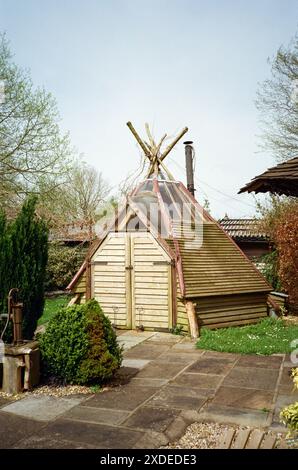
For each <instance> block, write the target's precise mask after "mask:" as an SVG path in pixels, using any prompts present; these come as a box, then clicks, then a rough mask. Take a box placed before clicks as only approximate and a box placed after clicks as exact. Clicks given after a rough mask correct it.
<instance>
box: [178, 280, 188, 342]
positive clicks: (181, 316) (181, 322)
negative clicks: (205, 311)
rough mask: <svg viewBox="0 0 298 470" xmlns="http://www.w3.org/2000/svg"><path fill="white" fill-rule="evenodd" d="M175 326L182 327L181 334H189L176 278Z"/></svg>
mask: <svg viewBox="0 0 298 470" xmlns="http://www.w3.org/2000/svg"><path fill="white" fill-rule="evenodd" d="M177 325H178V326H179V325H181V326H182V327H183V330H182V331H183V332H185V333H188V332H189V323H188V318H187V313H186V308H185V305H184V303H183V301H182V298H181V291H180V286H179V281H178V278H177Z"/></svg>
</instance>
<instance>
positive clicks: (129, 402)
mask: <svg viewBox="0 0 298 470" xmlns="http://www.w3.org/2000/svg"><path fill="white" fill-rule="evenodd" d="M156 391H157V388H154V387H138V386H133V385H130V384H129V385H126V386H123V387H120V388H116V389H112V390H107V391H104V392H102V393H98V394H96V395H95V396H93V397H91V398H88V399H87V400H85V401H84V403H82V406H89V407H94V408H107V409H109V408H111V409H114V410H123V411H130V410H131V411H132V410H134V409H135V408H136V407H137V406H139V405H141V404H142V403H144V401H146V400H147V399H148V398H150V397H151V396H152V395H154V393H155V392H156Z"/></svg>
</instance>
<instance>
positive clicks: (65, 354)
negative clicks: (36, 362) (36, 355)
mask: <svg viewBox="0 0 298 470" xmlns="http://www.w3.org/2000/svg"><path fill="white" fill-rule="evenodd" d="M40 350H41V357H42V364H43V369H44V371H45V373H46V374H47V375H53V376H55V377H57V378H59V379H62V380H63V381H64V382H65V383H73V384H74V383H75V384H91V383H99V382H103V381H106V380H108V379H110V378H111V377H112V376H113V374H114V373H115V371H116V370H117V369H118V368H119V367H120V365H121V361H122V349H121V348H120V347H119V345H118V343H117V338H116V334H115V332H114V330H113V327H112V325H111V322H110V320H109V319H108V318H107V317H106V316H105V315H104V314H103V312H102V309H101V307H100V305H99V303H98V302H97V301H96V300H89V301H88V302H86V303H85V304H82V305H73V306H71V307H64V308H61V309H60V310H59V311H58V312H57V313H56V315H55V316H54V317H53V318H52V319H51V320H50V321H49V323H48V326H47V329H46V331H45V333H44V334H43V335H42V336H41V338H40Z"/></svg>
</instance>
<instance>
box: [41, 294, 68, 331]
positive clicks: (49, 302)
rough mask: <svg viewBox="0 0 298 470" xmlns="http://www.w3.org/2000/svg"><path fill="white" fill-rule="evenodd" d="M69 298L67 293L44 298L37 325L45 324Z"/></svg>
mask: <svg viewBox="0 0 298 470" xmlns="http://www.w3.org/2000/svg"><path fill="white" fill-rule="evenodd" d="M69 300H70V298H69V296H68V295H59V297H51V298H48V299H46V301H45V306H44V309H43V314H42V316H41V317H40V319H39V320H38V325H45V324H46V323H48V321H49V320H50V319H51V318H52V317H53V316H54V315H55V313H56V312H57V310H58V309H59V308H60V307H66V305H67V304H68V302H69Z"/></svg>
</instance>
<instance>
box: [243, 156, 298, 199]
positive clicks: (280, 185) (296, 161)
mask: <svg viewBox="0 0 298 470" xmlns="http://www.w3.org/2000/svg"><path fill="white" fill-rule="evenodd" d="M244 192H248V193H251V192H255V193H267V192H270V193H273V194H279V195H285V196H295V197H298V157H296V158H292V159H291V160H288V161H286V162H283V163H280V164H279V165H276V166H274V167H272V168H269V169H268V170H267V171H265V172H264V173H262V174H261V175H259V176H256V177H255V178H254V179H253V180H252V181H251V182H250V183H248V184H246V185H245V186H244V187H243V188H241V189H240V191H239V193H244Z"/></svg>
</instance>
